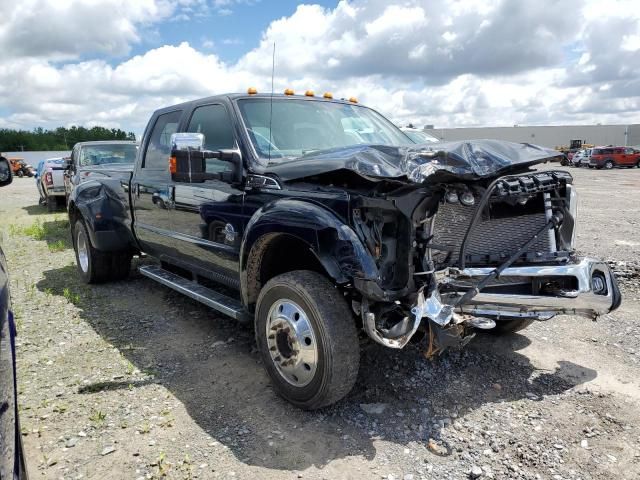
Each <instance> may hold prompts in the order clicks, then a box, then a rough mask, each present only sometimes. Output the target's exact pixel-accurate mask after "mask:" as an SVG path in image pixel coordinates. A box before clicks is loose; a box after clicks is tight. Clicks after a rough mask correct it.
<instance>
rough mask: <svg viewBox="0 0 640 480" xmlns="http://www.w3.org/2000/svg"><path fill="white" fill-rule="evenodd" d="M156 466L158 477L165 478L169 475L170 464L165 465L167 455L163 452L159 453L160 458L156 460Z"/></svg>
mask: <svg viewBox="0 0 640 480" xmlns="http://www.w3.org/2000/svg"><path fill="white" fill-rule="evenodd" d="M156 465H157V467H158V475H159V476H160V477H166V476H167V475H168V474H169V468H170V467H171V465H170V464H168V463H167V454H166V453H164V452H160V456H159V457H158V459H157V460H156Z"/></svg>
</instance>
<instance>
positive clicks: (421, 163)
mask: <svg viewBox="0 0 640 480" xmlns="http://www.w3.org/2000/svg"><path fill="white" fill-rule="evenodd" d="M561 156H562V154H561V153H560V152H557V151H555V150H551V149H548V148H544V147H539V146H537V145H531V144H528V143H513V142H505V141H502V140H466V141H458V142H438V143H428V144H424V145H415V146H413V145H412V146H410V147H407V146H399V147H392V146H385V145H354V146H351V147H344V148H334V149H330V150H323V151H320V152H315V153H311V154H308V155H304V156H302V157H299V158H297V159H295V160H292V161H288V162H284V163H281V164H275V165H269V166H268V167H267V168H266V169H265V171H266V172H268V173H274V174H276V175H278V176H279V177H280V178H281V179H282V180H284V181H288V180H296V179H300V178H304V177H310V176H314V175H319V174H322V173H327V172H331V171H335V170H351V171H353V172H356V173H358V174H360V175H362V176H365V177H368V178H372V179H385V178H390V179H398V180H407V181H410V182H413V183H424V182H441V181H452V180H456V179H457V180H470V181H473V180H479V179H481V178H487V177H494V176H498V175H504V174H507V173H509V172H510V171H514V170H522V169H524V168H526V167H528V166H531V165H535V164H537V163H543V162H545V161H547V160H551V159H558V158H559V157H561Z"/></svg>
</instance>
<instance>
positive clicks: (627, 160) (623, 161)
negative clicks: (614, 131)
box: [589, 145, 640, 169]
mask: <svg viewBox="0 0 640 480" xmlns="http://www.w3.org/2000/svg"><path fill="white" fill-rule="evenodd" d="M593 167H595V168H606V169H611V168H613V167H638V168H640V152H638V151H637V150H635V149H634V148H631V147H613V146H611V145H609V146H606V147H596V148H594V149H592V150H591V158H590V159H589V168H593Z"/></svg>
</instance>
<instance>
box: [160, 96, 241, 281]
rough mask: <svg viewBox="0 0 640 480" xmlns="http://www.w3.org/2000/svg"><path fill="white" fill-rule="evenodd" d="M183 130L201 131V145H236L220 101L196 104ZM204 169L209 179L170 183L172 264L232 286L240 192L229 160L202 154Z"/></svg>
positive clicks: (209, 147) (236, 259)
mask: <svg viewBox="0 0 640 480" xmlns="http://www.w3.org/2000/svg"><path fill="white" fill-rule="evenodd" d="M186 131H188V132H196V133H202V134H204V148H205V149H207V150H221V149H235V148H237V142H236V140H235V138H234V134H233V126H232V123H231V116H230V115H229V112H228V111H227V108H226V107H225V105H223V104H221V103H216V104H209V105H201V106H198V107H196V108H195V109H194V110H193V112H192V114H191V116H190V118H189V121H188V123H187V127H186ZM205 168H206V170H205V171H206V173H207V174H209V175H208V177H211V178H209V179H207V180H205V181H204V182H201V183H186V182H175V184H174V189H175V192H174V199H175V208H174V209H173V210H172V211H171V212H170V217H171V225H172V228H173V229H174V231H175V234H176V235H175V238H176V239H177V241H178V242H179V246H178V250H177V252H176V257H175V260H176V262H175V263H177V264H179V265H181V266H183V267H186V268H188V269H190V270H192V271H195V272H196V273H198V274H199V275H202V276H204V277H208V278H211V279H213V280H217V281H219V282H221V283H224V284H226V285H228V286H231V287H236V288H237V287H239V281H238V280H239V253H240V241H241V238H242V230H243V223H244V222H243V220H242V204H243V199H244V191H243V190H242V189H241V188H239V187H238V186H237V185H232V183H231V182H232V178H231V177H232V175H231V173H232V171H233V166H232V164H231V163H229V162H225V161H222V160H218V159H208V160H206V167H205Z"/></svg>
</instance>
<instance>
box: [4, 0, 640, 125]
mask: <svg viewBox="0 0 640 480" xmlns="http://www.w3.org/2000/svg"><path fill="white" fill-rule="evenodd" d="M637 1H638V0H618V1H615V0H608V1H602V0H599V1H598V0H502V1H501V0H491V1H487V0H384V1H381V0H370V1H365V0H343V1H340V2H335V1H333V2H330V1H320V2H309V3H301V2H294V1H289V0H55V1H54V0H21V1H19V2H17V1H15V0H0V18H2V22H1V23H0V65H1V67H0V128H22V129H28V130H30V129H33V128H35V127H44V128H54V127H58V126H71V125H84V126H93V125H102V126H106V127H112V128H122V129H124V130H127V131H133V132H135V133H137V134H138V135H139V134H140V132H142V131H143V130H144V127H145V125H146V122H147V120H148V118H149V116H150V115H151V113H152V112H153V111H154V110H156V109H158V108H161V107H165V106H169V105H172V104H175V103H178V102H182V101H186V100H190V99H195V98H201V97H206V96H210V95H216V94H220V93H227V92H245V91H246V90H247V88H248V87H256V88H257V89H258V90H259V91H270V87H271V67H272V49H273V44H274V42H275V44H276V60H275V91H276V92H281V91H283V90H284V89H285V88H287V87H291V88H293V89H294V90H295V91H296V92H300V93H302V92H304V91H305V90H307V89H312V90H314V91H316V92H317V93H322V92H325V91H330V92H332V93H333V94H334V96H335V97H338V98H340V97H345V98H348V97H351V96H356V97H357V98H358V99H359V100H360V103H364V104H365V105H368V106H370V107H372V108H375V109H376V110H378V111H379V112H381V113H382V114H384V115H386V116H387V117H388V118H390V119H392V120H393V121H394V122H396V123H397V124H398V125H406V124H409V123H412V124H413V125H415V126H418V127H422V126H424V125H435V126H436V127H468V126H511V125H516V124H517V125H553V124H594V123H603V124H607V123H617V124H624V123H640V9H639V8H637V7H638V5H637Z"/></svg>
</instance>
